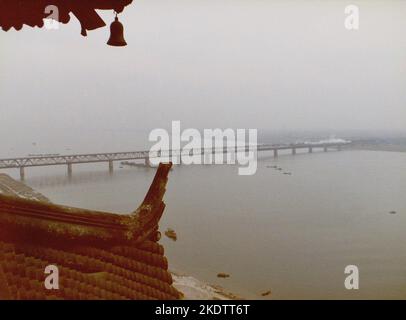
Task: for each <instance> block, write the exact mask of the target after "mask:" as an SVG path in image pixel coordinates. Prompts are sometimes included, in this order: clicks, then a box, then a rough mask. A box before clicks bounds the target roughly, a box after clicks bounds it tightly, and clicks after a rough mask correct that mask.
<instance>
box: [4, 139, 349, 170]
mask: <svg viewBox="0 0 406 320" xmlns="http://www.w3.org/2000/svg"><path fill="white" fill-rule="evenodd" d="M346 144H347V143H323V144H288V145H268V144H263V145H258V146H247V147H237V148H236V147H232V148H230V147H223V148H208V149H203V148H202V149H197V151H196V150H193V149H189V150H182V151H181V150H165V151H161V152H159V151H156V152H150V151H131V152H113V153H93V154H75V155H42V156H29V157H20V158H8V159H0V169H9V168H25V167H41V166H54V165H72V164H78V163H96V162H113V161H124V160H141V159H144V160H148V159H150V158H153V157H160V156H169V155H174V156H175V155H179V154H181V153H182V154H187V153H189V154H199V153H200V154H205V153H207V152H214V153H229V152H243V151H248V150H253V149H254V150H256V151H257V152H260V151H272V150H273V151H278V150H287V149H292V151H294V152H295V150H296V149H304V148H308V149H309V150H311V149H314V148H324V149H325V150H326V149H327V148H333V147H337V148H340V147H341V146H343V145H346Z"/></svg>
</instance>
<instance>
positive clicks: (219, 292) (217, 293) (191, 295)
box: [171, 271, 243, 300]
mask: <svg viewBox="0 0 406 320" xmlns="http://www.w3.org/2000/svg"><path fill="white" fill-rule="evenodd" d="M171 273H172V278H173V286H174V287H175V288H176V289H178V290H179V291H180V292H182V293H183V295H184V299H185V300H241V299H243V298H242V297H239V296H236V295H235V294H233V293H231V292H228V291H226V290H225V289H224V288H222V287H220V286H216V285H210V284H207V283H204V282H202V281H200V280H198V279H196V278H194V277H191V276H188V275H184V274H180V273H176V272H173V271H171Z"/></svg>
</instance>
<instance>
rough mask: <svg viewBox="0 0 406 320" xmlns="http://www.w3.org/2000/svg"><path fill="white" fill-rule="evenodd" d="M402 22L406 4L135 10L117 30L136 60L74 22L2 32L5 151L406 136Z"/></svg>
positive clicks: (195, 3) (139, 2) (196, 2)
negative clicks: (112, 143)
mask: <svg viewBox="0 0 406 320" xmlns="http://www.w3.org/2000/svg"><path fill="white" fill-rule="evenodd" d="M348 4H356V5H358V6H359V8H360V10H361V12H360V14H361V15H360V30H359V31H348V30H346V29H345V28H344V19H345V14H344V8H345V6H346V5H348ZM405 17H406V1H389V0H382V1H373V0H370V1H310V0H308V1H304V0H301V1H287V0H283V1H282V0H281V1H271V0H269V1H265V0H264V1H255V0H170V1H168V0H136V1H135V2H134V4H133V5H131V6H130V7H127V9H126V10H125V11H124V12H123V13H122V14H121V16H120V20H121V21H122V22H123V23H124V26H125V37H126V40H127V42H128V46H127V47H125V48H112V47H109V46H107V45H106V41H107V39H108V36H109V30H108V28H102V29H99V30H96V31H91V32H89V33H88V37H87V38H83V37H82V36H81V35H80V26H79V23H78V22H77V20H76V19H71V22H70V23H69V24H68V25H62V26H61V28H60V29H59V30H57V31H47V30H45V29H41V30H40V29H31V28H29V27H27V26H25V27H24V29H23V30H22V31H20V32H15V31H10V32H8V33H5V32H3V31H0V49H1V50H0V117H1V118H0V124H1V125H0V135H1V137H2V138H1V139H3V138H4V137H8V136H10V134H11V132H16V131H18V132H20V135H23V136H25V137H27V136H28V137H30V139H33V140H35V139H36V138H37V139H44V138H45V137H46V136H50V137H51V136H52V137H66V136H67V132H69V139H71V140H74V139H78V138H80V137H83V136H86V134H87V133H88V132H90V131H92V132H95V131H97V130H106V131H115V130H133V129H134V128H137V129H140V130H146V131H149V130H151V129H153V128H157V127H169V126H170V123H171V121H172V120H181V122H182V126H184V127H185V128H186V127H197V128H215V127H220V128H227V127H235V128H236V127H239V128H262V129H269V130H285V129H290V130H296V129H298V130H303V129H305V130H331V131H334V130H343V129H344V130H345V129H361V130H383V129H390V130H405V128H406V90H405V87H406V19H405ZM103 18H104V19H105V21H106V23H107V24H110V22H111V21H112V20H113V13H112V12H105V13H104V14H103ZM44 132H45V133H44ZM21 139H22V140H24V139H23V138H21Z"/></svg>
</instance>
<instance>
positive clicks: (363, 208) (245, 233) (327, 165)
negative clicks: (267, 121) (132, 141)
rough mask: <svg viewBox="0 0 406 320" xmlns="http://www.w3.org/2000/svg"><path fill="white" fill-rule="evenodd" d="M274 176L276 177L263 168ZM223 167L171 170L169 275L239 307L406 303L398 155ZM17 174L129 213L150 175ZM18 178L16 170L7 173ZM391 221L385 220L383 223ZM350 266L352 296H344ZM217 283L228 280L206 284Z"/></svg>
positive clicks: (84, 170) (402, 167) (405, 166)
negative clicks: (268, 298) (355, 282)
mask: <svg viewBox="0 0 406 320" xmlns="http://www.w3.org/2000/svg"><path fill="white" fill-rule="evenodd" d="M272 164H277V165H278V166H280V167H282V168H283V171H288V172H291V173H292V175H284V174H283V173H282V171H277V170H275V169H272V168H267V167H266V166H267V165H272ZM258 167H259V168H258V172H257V174H256V175H254V176H245V177H243V176H238V174H237V167H234V166H178V167H176V168H175V169H174V170H173V171H172V172H171V174H170V180H169V184H168V191H167V194H166V198H165V199H166V203H167V208H166V211H165V215H164V217H163V220H162V223H161V229H162V230H164V229H166V228H167V227H171V228H173V229H175V230H176V232H177V234H178V241H177V242H173V241H171V240H169V239H167V238H165V239H163V240H162V242H163V243H164V245H165V248H166V254H167V255H168V258H169V261H170V266H171V267H172V268H173V269H176V270H180V271H183V272H185V273H187V274H190V275H193V276H195V277H197V278H199V279H201V280H204V281H207V282H209V283H216V284H220V285H223V286H224V287H226V288H227V289H230V290H232V291H234V292H236V293H240V294H242V295H243V296H246V297H248V298H260V297H261V296H260V293H261V292H263V291H267V290H272V297H273V298H306V299H311V298H328V299H330V298H331V299H334V298H349V299H352V298H354V299H355V298H403V299H405V298H406V232H405V226H406V198H405V191H406V153H395V152H374V151H342V152H328V153H323V152H321V153H314V154H298V155H296V156H290V155H285V156H281V157H279V159H277V160H274V159H273V158H271V157H270V158H266V157H265V158H262V159H261V160H260V162H259V166H258ZM65 170H66V168H65V167H49V168H28V169H27V181H26V182H27V183H28V184H29V185H30V186H31V187H33V188H35V189H37V190H38V191H40V192H42V193H44V194H45V195H46V196H48V197H49V198H50V199H51V200H53V201H54V202H57V203H62V204H69V205H73V206H79V207H86V208H94V209H101V210H107V211H116V212H130V211H132V210H134V209H135V207H136V206H137V205H138V204H139V203H140V202H141V200H142V198H143V196H144V194H145V192H146V191H147V188H148V185H149V183H150V182H151V179H152V177H153V175H154V172H155V170H154V169H148V168H128V167H125V168H121V169H120V168H119V166H118V164H116V171H115V173H114V174H113V176H109V174H108V170H107V164H101V165H78V166H76V167H74V176H73V179H72V180H71V181H69V180H68V178H67V176H66V172H65ZM7 172H9V173H11V174H12V175H13V176H15V177H18V172H17V170H15V171H13V170H11V171H7ZM393 210H394V211H396V214H390V213H389V212H390V211H393ZM347 265H357V266H358V267H359V271H360V289H359V290H358V291H354V290H352V291H348V290H346V289H345V288H344V279H345V275H344V268H345V266H347ZM218 272H226V273H229V274H231V277H230V278H228V279H218V278H217V277H216V275H217V273H218Z"/></svg>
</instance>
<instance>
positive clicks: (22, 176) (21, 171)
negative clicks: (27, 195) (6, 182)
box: [20, 167, 25, 181]
mask: <svg viewBox="0 0 406 320" xmlns="http://www.w3.org/2000/svg"><path fill="white" fill-rule="evenodd" d="M24 179H25V172H24V167H20V180H21V181H24Z"/></svg>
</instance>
